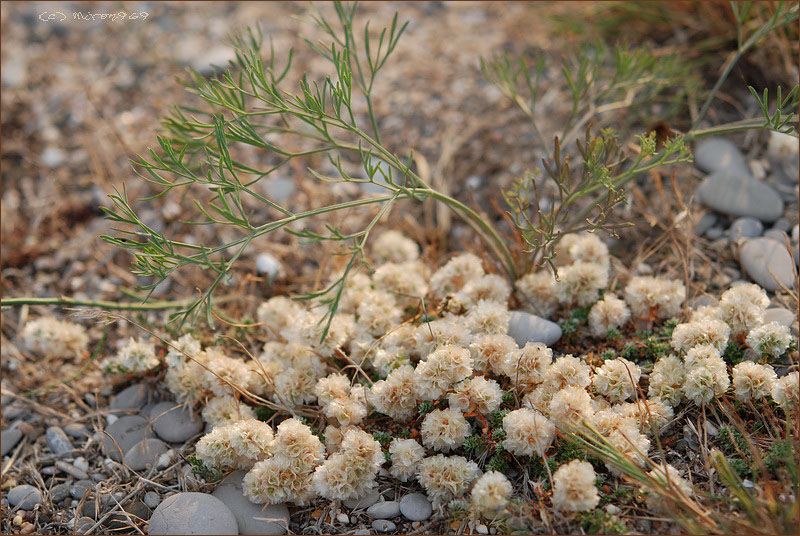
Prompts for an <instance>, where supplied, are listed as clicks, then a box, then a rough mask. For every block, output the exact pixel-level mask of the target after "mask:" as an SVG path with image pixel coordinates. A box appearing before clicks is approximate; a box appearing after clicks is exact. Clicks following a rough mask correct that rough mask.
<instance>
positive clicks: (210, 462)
mask: <svg viewBox="0 0 800 536" xmlns="http://www.w3.org/2000/svg"><path fill="white" fill-rule="evenodd" d="M274 439H275V436H274V434H273V432H272V427H270V425H268V424H266V423H264V422H261V421H259V420H256V419H245V420H241V421H237V422H233V423H230V424H226V425H223V426H217V427H216V428H214V429H213V430H211V432H210V433H208V434H206V435H204V436H203V437H202V438H200V441H198V442H197V446H196V449H197V459H198V460H200V461H201V462H203V464H205V465H206V466H208V467H219V468H220V469H221V470H223V471H229V470H232V469H244V470H249V469H251V468H252V467H253V465H255V464H256V463H257V462H259V461H261V460H263V459H265V458H267V457H269V456H270V455H271V454H272V447H273V441H274Z"/></svg>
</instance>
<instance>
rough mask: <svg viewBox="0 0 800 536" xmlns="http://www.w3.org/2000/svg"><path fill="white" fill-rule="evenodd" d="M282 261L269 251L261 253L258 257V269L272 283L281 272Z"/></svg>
mask: <svg viewBox="0 0 800 536" xmlns="http://www.w3.org/2000/svg"><path fill="white" fill-rule="evenodd" d="M281 269H282V267H281V262H280V261H279V260H278V259H276V258H275V257H273V256H272V255H271V254H269V253H266V252H264V253H259V254H258V256H257V257H256V270H257V271H258V273H259V274H261V275H263V276H265V277H266V279H267V282H268V283H272V282H273V281H275V279H277V278H278V276H279V275H280V273H281Z"/></svg>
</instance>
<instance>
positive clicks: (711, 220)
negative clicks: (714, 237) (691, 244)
mask: <svg viewBox="0 0 800 536" xmlns="http://www.w3.org/2000/svg"><path fill="white" fill-rule="evenodd" d="M715 223H717V217H716V216H715V215H714V213H713V212H706V213H705V214H703V215H702V216H701V217H700V219H699V220H698V221H697V225H695V226H694V233H695V234H696V235H697V236H702V235H703V234H705V232H706V231H708V230H709V229H711V228H712V227H713V226H714V224H715Z"/></svg>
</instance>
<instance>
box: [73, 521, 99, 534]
mask: <svg viewBox="0 0 800 536" xmlns="http://www.w3.org/2000/svg"><path fill="white" fill-rule="evenodd" d="M94 523H95V522H94V519H92V518H91V517H79V518H78V520H77V521H76V522H75V523H74V524H72V523H70V528H72V527H75V532H76V533H77V534H86V532H87V531H88V530H89V529H91V528H92V527H94Z"/></svg>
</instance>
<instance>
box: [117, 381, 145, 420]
mask: <svg viewBox="0 0 800 536" xmlns="http://www.w3.org/2000/svg"><path fill="white" fill-rule="evenodd" d="M148 391H149V389H148V388H147V385H145V384H143V383H137V384H134V385H131V386H130V387H128V388H126V389H123V390H122V391H120V392H119V393H118V394H117V396H115V397H114V398H112V399H111V402H110V403H109V405H108V406H109V408H111V409H112V410H117V411H116V413H125V412H129V411H139V410H140V409H141V408H142V406H144V405H145V403H146V402H147V395H148Z"/></svg>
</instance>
